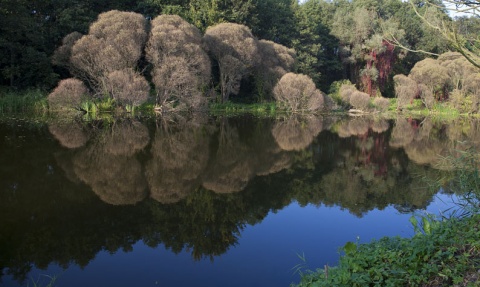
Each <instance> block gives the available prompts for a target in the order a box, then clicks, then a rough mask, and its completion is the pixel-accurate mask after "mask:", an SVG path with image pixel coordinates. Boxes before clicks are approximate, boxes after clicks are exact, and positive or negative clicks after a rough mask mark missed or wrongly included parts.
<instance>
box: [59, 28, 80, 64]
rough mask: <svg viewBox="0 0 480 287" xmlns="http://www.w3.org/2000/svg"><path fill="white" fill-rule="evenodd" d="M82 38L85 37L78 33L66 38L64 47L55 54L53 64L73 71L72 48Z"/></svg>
mask: <svg viewBox="0 0 480 287" xmlns="http://www.w3.org/2000/svg"><path fill="white" fill-rule="evenodd" d="M82 36H83V35H82V34H81V33H78V32H72V33H70V34H68V35H67V36H65V37H64V38H63V40H62V45H61V46H60V47H58V48H57V49H56V50H55V52H54V53H53V56H52V63H53V64H54V65H57V66H62V67H65V68H69V69H71V68H72V67H71V63H70V57H71V55H72V47H73V45H74V44H75V42H77V41H78V40H79V39H80V38H82Z"/></svg>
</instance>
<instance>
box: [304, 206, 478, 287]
mask: <svg viewBox="0 0 480 287" xmlns="http://www.w3.org/2000/svg"><path fill="white" fill-rule="evenodd" d="M479 219H480V216H479V215H476V216H473V217H471V218H464V219H462V220H459V219H450V220H447V221H435V220H432V217H431V216H424V217H422V220H421V224H420V223H419V221H418V219H417V218H415V217H411V218H410V222H411V223H412V225H413V226H414V228H415V229H416V230H417V231H418V232H419V233H420V234H423V235H421V236H414V237H413V238H400V237H384V238H382V239H380V240H378V241H372V242H370V243H368V244H358V245H357V244H355V243H354V242H347V243H346V244H345V245H344V246H343V247H342V248H341V249H342V250H344V251H345V255H344V256H342V257H341V258H340V263H339V265H338V267H336V268H331V269H330V271H329V275H328V278H326V276H325V274H324V273H323V271H317V273H314V274H310V275H309V276H308V281H304V280H303V278H302V281H301V283H300V284H299V286H422V285H425V284H429V282H437V283H438V284H439V285H437V286H452V285H453V284H460V283H461V282H465V280H466V278H470V277H471V276H473V275H475V274H476V272H477V269H476V268H475V267H476V266H478V264H480V250H479V248H478V247H473V246H479V244H480V231H479V230H478V228H477V225H478V220H479ZM477 268H478V267H477ZM469 276H470V277H469Z"/></svg>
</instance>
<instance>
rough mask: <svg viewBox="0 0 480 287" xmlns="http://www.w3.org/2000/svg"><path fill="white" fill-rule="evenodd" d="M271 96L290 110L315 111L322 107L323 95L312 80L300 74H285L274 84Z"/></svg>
mask: <svg viewBox="0 0 480 287" xmlns="http://www.w3.org/2000/svg"><path fill="white" fill-rule="evenodd" d="M273 96H274V97H275V100H276V101H277V102H278V103H279V105H280V106H282V107H284V108H285V109H287V110H289V111H292V112H305V111H317V110H319V109H321V108H323V103H324V95H323V93H322V92H321V91H320V90H318V89H317V88H316V86H315V83H314V82H313V80H312V79H311V78H310V77H308V76H306V75H301V74H294V73H288V74H285V75H284V76H283V77H282V78H281V79H280V81H279V82H278V83H277V84H276V85H275V88H274V90H273Z"/></svg>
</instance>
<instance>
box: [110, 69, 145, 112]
mask: <svg viewBox="0 0 480 287" xmlns="http://www.w3.org/2000/svg"><path fill="white" fill-rule="evenodd" d="M106 83H107V87H108V92H109V93H110V96H111V97H112V98H113V99H115V100H116V101H117V102H118V103H120V104H122V105H131V106H139V105H141V104H143V103H144V102H145V101H146V100H147V99H148V94H149V91H150V85H149V84H148V82H147V80H145V78H144V77H143V76H141V75H139V74H138V73H136V72H135V71H134V70H132V69H125V70H121V71H114V72H111V73H110V74H108V76H107V79H106Z"/></svg>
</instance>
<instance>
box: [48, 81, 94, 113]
mask: <svg viewBox="0 0 480 287" xmlns="http://www.w3.org/2000/svg"><path fill="white" fill-rule="evenodd" d="M87 96H88V89H87V87H86V86H85V84H84V83H83V82H82V81H80V80H78V79H74V78H70V79H65V80H61V81H60V83H58V86H57V87H56V88H55V90H53V92H52V93H50V95H48V98H47V99H48V104H49V106H50V108H51V109H53V110H61V109H80V104H81V103H82V101H83V100H85V98H86V97H87Z"/></svg>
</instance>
